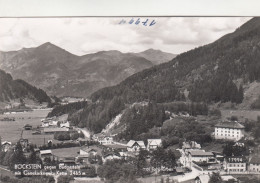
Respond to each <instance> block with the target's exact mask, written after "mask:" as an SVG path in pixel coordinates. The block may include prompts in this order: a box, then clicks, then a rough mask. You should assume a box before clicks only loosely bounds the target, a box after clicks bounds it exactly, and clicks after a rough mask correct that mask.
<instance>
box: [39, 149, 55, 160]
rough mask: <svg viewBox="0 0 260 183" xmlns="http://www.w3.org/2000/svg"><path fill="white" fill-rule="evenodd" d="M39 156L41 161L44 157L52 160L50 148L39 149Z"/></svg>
mask: <svg viewBox="0 0 260 183" xmlns="http://www.w3.org/2000/svg"><path fill="white" fill-rule="evenodd" d="M40 158H41V160H42V161H45V159H46V158H49V159H50V160H53V155H52V151H51V150H41V151H40Z"/></svg>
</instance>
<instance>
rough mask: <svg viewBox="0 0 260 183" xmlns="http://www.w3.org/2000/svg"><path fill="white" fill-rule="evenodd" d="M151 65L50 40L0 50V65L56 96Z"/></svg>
mask: <svg viewBox="0 0 260 183" xmlns="http://www.w3.org/2000/svg"><path fill="white" fill-rule="evenodd" d="M153 65H154V64H153V63H152V62H151V61H150V60H147V59H145V58H144V57H141V56H137V55H135V54H132V53H122V52H120V51H117V50H111V51H100V52H97V53H92V54H86V55H82V56H77V55H74V54H71V53H70V52H68V51H67V50H65V49H62V48H60V47H58V46H56V45H54V44H52V43H50V42H46V43H44V44H42V45H40V46H38V47H34V48H22V49H20V50H18V51H10V52H2V51H1V52H0V68H2V69H4V70H5V71H7V72H8V73H11V74H12V76H13V77H14V78H17V79H18V78H19V79H23V80H25V81H27V82H29V83H30V84H32V85H35V86H37V87H40V88H42V89H44V90H46V91H47V92H48V93H49V94H50V95H58V96H79V97H87V96H89V95H90V94H91V93H93V92H95V91H96V90H98V89H100V88H103V87H107V86H111V85H116V84H118V83H119V82H121V81H122V80H124V79H125V78H127V77H128V76H130V75H132V74H134V73H136V72H139V71H141V70H143V69H146V68H149V67H151V66H153Z"/></svg>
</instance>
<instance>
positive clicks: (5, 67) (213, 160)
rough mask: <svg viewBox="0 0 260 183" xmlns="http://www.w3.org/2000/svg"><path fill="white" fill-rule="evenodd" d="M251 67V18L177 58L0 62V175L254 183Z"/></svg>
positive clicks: (256, 43)
mask: <svg viewBox="0 0 260 183" xmlns="http://www.w3.org/2000/svg"><path fill="white" fill-rule="evenodd" d="M124 39H126V38H124ZM120 41H121V40H120ZM162 43H163V42H162ZM129 46H130V45H129ZM259 58H260V18H259V17H256V18H252V19H250V20H249V21H247V22H246V23H244V24H243V25H241V26H240V27H237V28H236V30H234V31H233V32H232V33H228V34H226V35H224V36H222V37H220V38H219V39H217V40H215V41H214V42H212V43H209V44H206V45H204V46H199V47H196V48H194V49H192V50H189V51H186V52H184V53H181V54H178V55H175V54H171V53H167V52H163V51H160V50H156V49H148V50H145V51H143V52H126V53H124V52H121V51H118V50H110V51H98V52H95V53H89V54H85V55H82V56H78V55H75V54H72V53H70V52H69V51H67V50H65V49H63V48H61V47H58V46H56V45H54V44H52V43H50V42H46V43H44V44H41V45H40V46H37V47H31V48H23V49H20V50H17V51H5V52H0V68H1V70H0V142H1V143H0V166H3V167H5V168H6V169H7V170H9V171H11V172H14V173H15V175H17V176H16V177H12V179H11V181H13V182H15V181H16V182H18V181H23V180H26V178H28V180H32V182H34V179H35V177H34V176H33V177H23V176H24V175H23V174H24V173H25V172H26V171H29V170H28V169H27V168H24V169H23V168H21V169H17V167H18V166H16V165H17V164H20V165H21V164H25V165H28V166H29V167H30V166H31V165H32V164H35V165H36V166H37V167H38V168H36V170H35V172H33V173H35V174H37V173H39V174H41V175H46V174H49V175H51V176H41V177H40V178H41V182H39V183H42V182H48V183H53V182H54V181H56V182H58V183H61V182H67V183H71V182H80V181H86V182H95V181H97V182H100V183H101V182H102V183H145V182H151V183H158V182H161V183H170V182H171V183H175V182H183V183H185V182H189V183H198V182H202V180H206V181H205V182H206V183H227V182H230V181H231V182H241V183H256V182H259V181H260V179H259V176H260V161H259V159H260V154H259V152H260V82H259V81H260V74H259V73H260V62H259ZM23 110H24V111H23ZM22 111H23V112H22ZM39 167H40V168H39ZM64 167H65V168H64ZM0 173H1V172H0ZM5 179H8V178H6V177H2V176H0V182H1V181H3V182H4V183H10V182H8V181H9V179H10V178H9V179H8V181H6V180H5ZM54 179H55V180H54ZM216 180H218V181H216ZM39 181H40V180H39ZM21 183H23V182H21Z"/></svg>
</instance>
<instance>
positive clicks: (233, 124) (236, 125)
mask: <svg viewBox="0 0 260 183" xmlns="http://www.w3.org/2000/svg"><path fill="white" fill-rule="evenodd" d="M215 127H221V128H235V129H243V128H245V127H244V126H243V125H241V124H240V123H238V122H237V121H222V122H220V123H218V124H216V125H215Z"/></svg>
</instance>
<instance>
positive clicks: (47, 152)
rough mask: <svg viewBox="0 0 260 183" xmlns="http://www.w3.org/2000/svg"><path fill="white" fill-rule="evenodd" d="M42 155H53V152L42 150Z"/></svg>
mask: <svg viewBox="0 0 260 183" xmlns="http://www.w3.org/2000/svg"><path fill="white" fill-rule="evenodd" d="M40 154H41V155H42V154H52V151H51V150H41V151H40Z"/></svg>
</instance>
